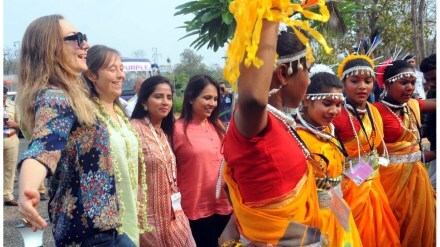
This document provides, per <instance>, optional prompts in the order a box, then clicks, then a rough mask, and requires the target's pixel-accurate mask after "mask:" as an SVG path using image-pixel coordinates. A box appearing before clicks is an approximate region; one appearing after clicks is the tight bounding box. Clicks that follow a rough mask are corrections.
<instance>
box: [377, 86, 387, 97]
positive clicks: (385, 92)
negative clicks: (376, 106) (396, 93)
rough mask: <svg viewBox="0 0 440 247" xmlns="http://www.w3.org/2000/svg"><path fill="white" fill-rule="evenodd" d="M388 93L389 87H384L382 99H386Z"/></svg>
mask: <svg viewBox="0 0 440 247" xmlns="http://www.w3.org/2000/svg"><path fill="white" fill-rule="evenodd" d="M387 95H388V91H387V88H384V89H383V92H382V93H381V94H380V95H379V97H380V98H381V99H384V98H385V97H387Z"/></svg>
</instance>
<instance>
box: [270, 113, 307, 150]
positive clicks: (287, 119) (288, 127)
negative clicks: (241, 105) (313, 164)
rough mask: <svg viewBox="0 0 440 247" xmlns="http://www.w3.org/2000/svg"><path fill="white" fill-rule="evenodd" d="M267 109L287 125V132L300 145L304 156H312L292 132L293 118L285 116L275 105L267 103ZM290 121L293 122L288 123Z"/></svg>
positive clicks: (293, 126)
mask: <svg viewBox="0 0 440 247" xmlns="http://www.w3.org/2000/svg"><path fill="white" fill-rule="evenodd" d="M267 110H268V111H269V112H270V113H272V115H274V116H275V117H276V118H277V119H278V120H280V121H281V122H282V123H283V124H284V125H285V126H286V127H287V129H288V130H289V133H290V134H291V135H292V136H293V138H294V139H295V140H296V142H297V143H298V145H299V146H300V147H301V150H302V152H303V153H304V156H305V157H306V158H312V157H311V155H310V152H309V150H308V149H307V147H306V146H304V144H303V142H302V141H300V140H299V139H298V137H297V135H296V134H295V133H293V130H292V129H293V128H295V127H296V123H295V120H293V118H291V117H289V116H287V115H286V114H284V113H283V112H282V111H280V110H278V109H276V108H275V107H273V106H271V105H267ZM290 121H293V122H292V123H290Z"/></svg>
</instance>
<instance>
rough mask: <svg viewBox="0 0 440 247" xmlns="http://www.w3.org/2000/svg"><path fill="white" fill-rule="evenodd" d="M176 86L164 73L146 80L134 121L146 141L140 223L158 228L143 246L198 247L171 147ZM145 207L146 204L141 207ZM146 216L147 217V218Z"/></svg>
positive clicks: (145, 237) (142, 239)
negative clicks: (183, 203) (185, 212)
mask: <svg viewBox="0 0 440 247" xmlns="http://www.w3.org/2000/svg"><path fill="white" fill-rule="evenodd" d="M173 94H174V91H173V86H172V85H171V83H170V81H169V80H168V79H167V78H165V77H163V76H152V77H150V78H148V79H146V80H145V81H144V82H143V83H142V86H141V88H140V90H139V95H138V100H137V102H136V105H135V107H134V111H133V114H132V116H131V121H130V123H131V124H132V125H133V127H134V129H135V130H136V132H137V133H138V135H139V136H140V138H141V141H142V152H143V158H144V159H143V163H142V164H141V165H140V166H139V171H140V172H139V174H140V176H139V184H140V185H141V184H143V182H144V181H145V182H146V185H147V187H143V186H139V193H138V201H139V205H146V212H144V211H142V210H139V214H138V216H139V223H140V224H141V225H143V224H145V223H144V221H145V220H147V222H148V224H149V225H150V226H152V227H153V228H154V229H153V231H151V232H146V233H143V234H141V236H140V246H158V247H160V246H163V247H166V246H182V247H195V243H194V239H193V237H192V235H191V229H190V227H189V223H188V218H187V217H186V216H185V214H184V212H183V211H182V208H181V204H180V192H179V188H178V187H177V172H176V158H175V156H174V153H173V151H172V148H171V143H170V142H171V141H172V137H173V129H174V111H173ZM141 208H142V207H141ZM144 217H146V218H144Z"/></svg>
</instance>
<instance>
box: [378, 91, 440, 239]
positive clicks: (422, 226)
mask: <svg viewBox="0 0 440 247" xmlns="http://www.w3.org/2000/svg"><path fill="white" fill-rule="evenodd" d="M408 106H409V107H411V109H412V110H413V111H414V113H415V114H414V115H415V116H416V118H417V122H418V123H419V124H420V109H419V106H418V102H417V101H416V100H412V99H411V100H410V101H409V102H408ZM378 108H379V107H378ZM379 110H383V112H382V111H381V113H382V116H383V117H384V121H385V119H388V118H389V119H394V120H395V121H396V122H397V119H396V118H395V116H393V115H392V114H391V113H390V112H389V111H388V110H387V109H386V108H384V107H381V108H379ZM408 121H410V120H409V118H408V116H406V115H405V118H404V119H403V122H404V124H405V126H408ZM387 123H390V124H393V122H392V121H387ZM394 124H395V122H394ZM384 128H387V126H386V125H385V126H384ZM385 134H387V133H386V132H385ZM390 134H393V133H390ZM386 147H387V148H388V152H389V153H390V161H391V162H390V165H389V166H388V167H381V168H380V173H381V183H382V185H383V188H384V189H385V192H386V194H387V196H388V200H389V204H390V207H391V209H392V210H393V212H394V215H395V216H396V219H397V221H398V222H399V225H400V239H401V243H402V246H411V247H413V246H423V247H426V246H429V247H430V246H435V242H436V240H435V237H436V236H435V234H436V232H435V231H436V220H435V217H436V212H435V210H436V200H435V192H434V189H433V188H432V185H431V183H430V181H429V176H428V173H427V171H426V169H425V167H424V166H423V163H422V161H421V160H420V152H419V151H420V147H419V144H418V143H417V140H416V139H415V137H414V136H413V135H412V134H411V133H409V132H408V131H406V130H404V131H403V133H402V134H401V136H400V137H399V138H398V139H397V141H395V142H392V143H386ZM402 161H403V162H402ZM405 161H406V162H405ZM408 161H410V162H408Z"/></svg>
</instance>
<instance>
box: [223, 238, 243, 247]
mask: <svg viewBox="0 0 440 247" xmlns="http://www.w3.org/2000/svg"><path fill="white" fill-rule="evenodd" d="M241 246H244V245H243V244H242V243H240V241H238V240H235V239H231V240H228V241H226V242H224V243H223V244H222V245H221V246H220V247H241Z"/></svg>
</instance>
